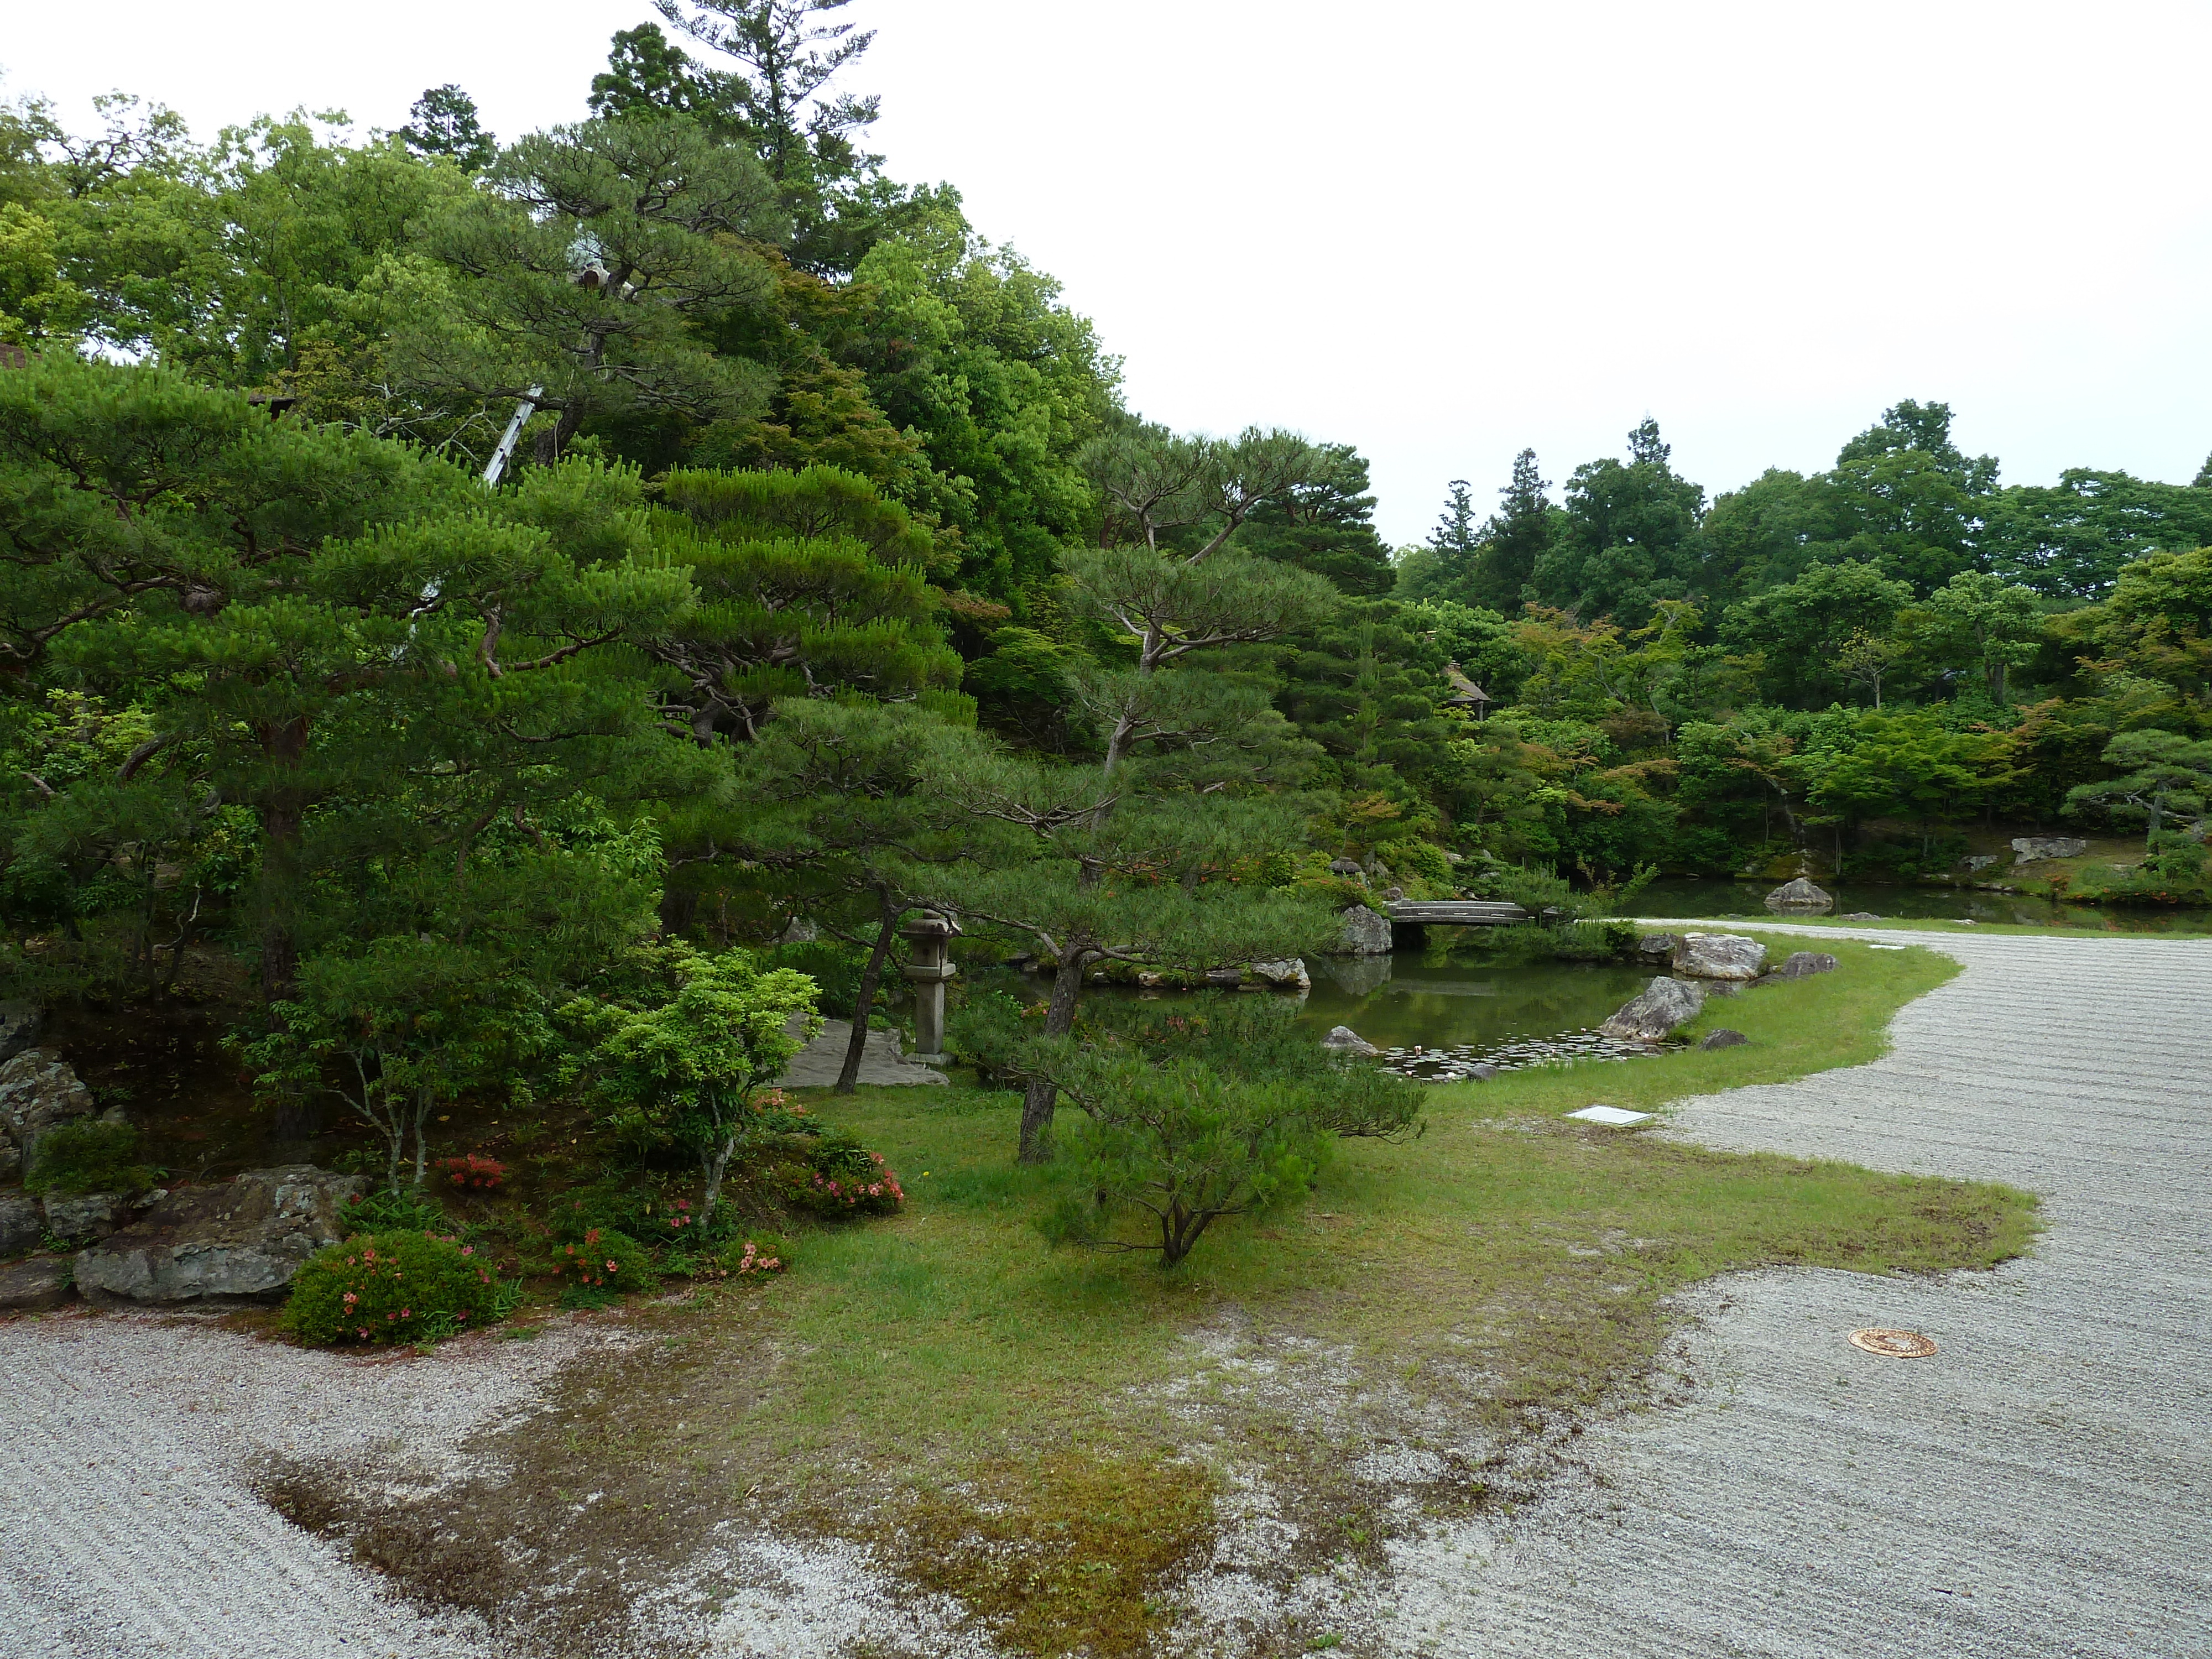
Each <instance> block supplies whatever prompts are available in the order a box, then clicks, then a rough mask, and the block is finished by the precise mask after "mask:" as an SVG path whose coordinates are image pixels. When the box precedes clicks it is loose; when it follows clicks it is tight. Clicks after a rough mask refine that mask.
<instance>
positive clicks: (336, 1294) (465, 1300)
mask: <svg viewBox="0 0 2212 1659" xmlns="http://www.w3.org/2000/svg"><path fill="white" fill-rule="evenodd" d="M500 1299H501V1298H500V1294H499V1285H498V1283H497V1281H496V1280H495V1279H493V1278H492V1273H491V1262H490V1261H489V1259H487V1258H483V1257H480V1256H479V1255H477V1251H476V1249H475V1248H474V1247H473V1246H471V1245H467V1244H463V1243H460V1242H459V1240H457V1239H455V1238H453V1237H440V1236H439V1235H437V1234H435V1233H428V1232H384V1233H363V1234H358V1235H356V1237H352V1238H349V1239H347V1240H346V1241H345V1243H343V1244H332V1245H331V1246H330V1247H329V1248H328V1249H324V1250H321V1251H319V1252H318V1253H317V1254H316V1255H313V1256H311V1257H310V1258H309V1259H308V1260H307V1262H306V1264H305V1265H304V1266H302V1267H301V1269H300V1271H299V1273H298V1275H297V1276H296V1277H295V1279H293V1280H292V1299H291V1300H290V1301H289V1303H287V1304H285V1307H284V1313H283V1325H284V1328H286V1329H288V1330H289V1331H290V1332H291V1333H292V1334H294V1335H295V1336H297V1337H298V1338H299V1339H300V1340H301V1341H302V1342H307V1343H311V1344H313V1345H316V1346H327V1345H329V1344H332V1343H340V1342H434V1341H437V1340H440V1339H441V1338H444V1337H448V1336H453V1335H457V1334H459V1333H460V1332H462V1331H465V1330H472V1329H474V1328H476V1327H477V1326H479V1325H488V1324H490V1323H491V1322H493V1321H494V1320H495V1318H496V1317H497V1316H498V1308H499V1304H500Z"/></svg>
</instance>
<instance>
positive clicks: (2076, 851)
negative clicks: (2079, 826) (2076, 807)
mask: <svg viewBox="0 0 2212 1659" xmlns="http://www.w3.org/2000/svg"><path fill="white" fill-rule="evenodd" d="M2088 850H2089V843H2088V842H2086V841H2083V840H2082V839H2081V837H2080V836H2014V837H2013V838H2012V861H2013V862H2014V863H2015V864H2033V862H2034V861H2035V860H2038V859H2078V858H2080V857H2081V854H2084V853H2086V852H2087V851H2088Z"/></svg>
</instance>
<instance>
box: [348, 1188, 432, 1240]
mask: <svg viewBox="0 0 2212 1659" xmlns="http://www.w3.org/2000/svg"><path fill="white" fill-rule="evenodd" d="M345 1225H346V1227H347V1228H348V1230H349V1231H353V1232H357V1233H434V1234H444V1233H447V1232H450V1231H453V1224H452V1223H451V1222H449V1221H448V1220H447V1218H446V1206H444V1205H442V1204H441V1203H439V1202H438V1200H436V1199H435V1198H430V1197H428V1196H426V1195H425V1194H422V1193H421V1192H418V1191H416V1189H415V1188H412V1187H386V1188H381V1189H380V1190H379V1191H377V1192H373V1193H361V1194H356V1195H355V1197H354V1198H353V1199H352V1200H350V1201H349V1203H348V1204H347V1205H346V1209H345Z"/></svg>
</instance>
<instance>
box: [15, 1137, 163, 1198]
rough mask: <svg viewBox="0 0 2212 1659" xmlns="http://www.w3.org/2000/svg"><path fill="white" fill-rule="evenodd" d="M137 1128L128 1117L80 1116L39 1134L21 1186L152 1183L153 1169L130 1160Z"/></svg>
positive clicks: (101, 1189)
mask: <svg viewBox="0 0 2212 1659" xmlns="http://www.w3.org/2000/svg"><path fill="white" fill-rule="evenodd" d="M137 1155H138V1131H137V1128H136V1127H134V1126H132V1125H131V1124H128V1123H106V1122H102V1121H99V1120H97V1119H89V1118H88V1119H81V1120H79V1121H76V1122H75V1123H64V1124H62V1125H61V1126H60V1127H58V1128H52V1129H49V1130H47V1131H46V1133H45V1134H43V1135H41V1136H40V1138H39V1144H38V1148H37V1150H36V1151H35V1152H33V1153H32V1155H31V1167H30V1170H29V1171H28V1172H27V1174H26V1175H25V1176H24V1177H23V1188H24V1190H25V1191H27V1192H32V1193H59V1194H64V1195H70V1194H77V1193H135V1192H137V1191H139V1190H140V1189H141V1188H147V1187H150V1186H152V1185H153V1184H154V1181H155V1176H156V1175H157V1174H158V1171H156V1170H153V1169H151V1168H149V1166H148V1165H146V1164H139V1163H137V1162H135V1161H134V1160H135V1159H136V1158H137Z"/></svg>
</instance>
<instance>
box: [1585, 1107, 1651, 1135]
mask: <svg viewBox="0 0 2212 1659" xmlns="http://www.w3.org/2000/svg"><path fill="white" fill-rule="evenodd" d="M1567 1115H1568V1116H1569V1117H1578V1118H1580V1119H1581V1120H1582V1121H1583V1122H1585V1123H1602V1124H1605V1125H1607V1126H1608V1127H1612V1128H1615V1129H1626V1128H1627V1127H1629V1126H1630V1125H1631V1124H1635V1123H1649V1122H1650V1121H1652V1119H1651V1114H1650V1113H1649V1112H1628V1111H1623V1110H1622V1109H1620V1107H1618V1106H1585V1107H1583V1109H1582V1110H1580V1111H1579V1112H1569V1113H1568V1114H1567Z"/></svg>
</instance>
